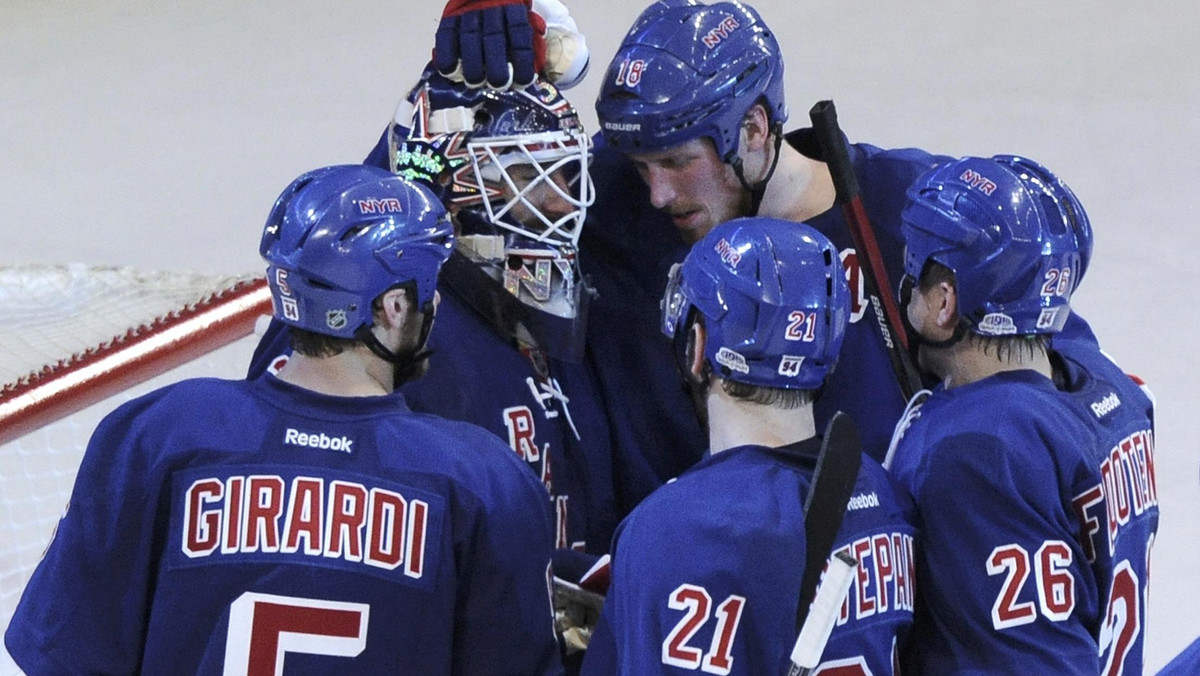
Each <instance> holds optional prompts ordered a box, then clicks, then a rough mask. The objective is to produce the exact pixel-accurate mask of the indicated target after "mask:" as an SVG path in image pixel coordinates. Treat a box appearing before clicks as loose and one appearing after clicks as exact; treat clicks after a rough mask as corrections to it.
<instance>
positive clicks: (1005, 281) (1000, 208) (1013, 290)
mask: <svg viewBox="0 0 1200 676" xmlns="http://www.w3.org/2000/svg"><path fill="white" fill-rule="evenodd" d="M902 220H903V226H902V231H903V234H904V240H905V244H906V246H907V253H906V254H905V261H904V267H905V273H906V275H907V277H908V278H910V279H914V280H915V279H919V278H920V275H921V273H922V271H923V270H924V269H925V266H926V265H927V264H928V262H929V261H935V262H937V263H940V264H941V265H944V266H945V267H947V268H949V269H950V270H952V271H953V272H954V277H955V284H956V288H957V293H958V309H959V315H960V316H961V317H963V318H964V319H965V320H966V322H967V324H968V326H969V328H970V330H971V331H973V332H975V333H978V334H980V335H986V336H994V335H1033V334H1052V333H1058V332H1059V331H1061V330H1062V328H1063V325H1064V324H1065V323H1066V321H1067V317H1068V315H1069V314H1070V310H1071V308H1070V303H1071V294H1072V293H1073V292H1074V291H1075V288H1076V287H1077V286H1078V284H1079V280H1080V279H1081V278H1082V276H1083V272H1084V269H1085V268H1086V266H1087V262H1088V260H1089V259H1090V257H1091V247H1092V232H1091V225H1090V223H1089V221H1088V218H1087V214H1086V213H1085V212H1084V210H1083V207H1082V205H1081V204H1080V203H1079V200H1078V199H1076V198H1075V195H1074V193H1072V192H1071V191H1070V189H1069V188H1067V187H1066V185H1065V184H1064V183H1063V182H1062V181H1060V180H1059V179H1058V178H1057V177H1055V176H1054V174H1052V173H1050V171H1049V170H1047V169H1046V168H1045V167H1043V166H1041V165H1040V164H1038V163H1036V162H1034V161H1033V160H1029V159H1026V158H1023V157H1018V156H1015V155H997V156H995V157H992V158H990V159H989V158H982V157H967V158H963V159H961V160H958V161H955V162H949V163H946V164H943V165H941V166H938V167H935V168H933V169H931V170H929V171H928V172H926V173H925V175H923V176H922V177H921V178H919V179H917V181H916V182H915V183H914V184H913V185H912V187H910V188H909V190H908V204H907V206H906V207H905V209H904V211H903V213H902Z"/></svg>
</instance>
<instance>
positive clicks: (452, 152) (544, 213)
mask: <svg viewBox="0 0 1200 676" xmlns="http://www.w3.org/2000/svg"><path fill="white" fill-rule="evenodd" d="M388 151H389V162H390V165H391V167H390V168H391V170H392V171H393V172H394V173H397V174H400V175H402V176H405V177H408V178H411V179H414V180H419V181H422V182H424V183H426V184H429V185H431V186H433V187H434V189H435V190H436V191H437V192H438V193H439V196H440V197H441V199H442V201H443V203H445V204H446V206H447V207H448V208H449V209H450V211H451V213H452V214H453V215H454V218H455V221H456V224H457V225H458V234H459V235H460V239H459V245H458V247H457V248H456V252H455V256H454V258H453V259H452V260H451V262H450V263H448V264H447V268H446V271H445V273H444V276H443V279H444V281H445V282H446V284H447V285H449V286H450V287H451V288H452V289H453V290H454V291H455V292H456V293H457V294H458V295H459V296H461V297H462V298H463V299H464V300H466V301H467V302H468V303H470V304H471V305H472V306H473V307H474V308H475V310H476V311H478V312H480V313H481V314H483V315H484V316H485V317H487V318H488V319H489V321H490V322H491V323H492V324H493V325H494V326H495V327H496V328H497V329H498V330H500V331H501V332H503V333H505V334H507V335H510V336H512V337H514V338H517V339H519V340H521V341H522V342H526V343H529V342H532V343H536V345H537V346H539V347H541V348H543V349H545V350H546V351H548V352H550V353H551V354H553V355H555V356H557V357H561V358H566V359H573V360H574V359H578V358H579V355H580V352H581V349H582V335H583V330H582V326H583V322H584V321H585V319H586V307H585V306H586V302H587V299H588V295H589V293H588V290H587V289H586V288H585V285H584V284H583V283H582V279H581V276H580V272H579V266H578V261H577V256H576V245H577V243H578V241H579V235H580V232H581V230H582V227H583V222H584V218H585V217H586V215H587V208H588V207H589V206H590V205H591V203H592V200H593V190H592V183H591V179H590V177H589V176H588V172H587V167H588V161H589V159H590V156H591V141H590V139H589V138H588V136H587V134H586V133H585V132H584V131H583V126H582V124H581V123H580V121H579V116H578V113H577V112H576V111H575V109H574V108H573V107H572V106H571V104H570V103H569V102H568V101H567V100H566V99H565V98H563V96H562V95H561V94H560V93H559V91H558V90H557V89H556V88H555V87H554V86H553V85H551V84H549V83H547V82H545V81H543V80H538V81H536V82H535V83H534V84H532V85H530V86H529V87H527V88H525V89H519V90H505V91H498V90H493V89H486V88H485V89H470V88H468V87H466V86H465V85H462V84H458V83H455V82H452V81H450V80H448V79H446V78H444V77H442V76H441V75H439V74H437V73H436V72H434V71H432V70H431V69H427V70H426V72H425V74H424V76H423V77H422V79H421V81H420V82H419V83H418V84H417V86H416V87H415V88H414V89H413V90H412V92H411V93H410V94H409V97H408V99H407V100H406V101H404V102H403V103H401V105H400V108H399V109H398V110H397V112H396V119H395V121H394V122H393V124H392V126H391V128H390V129H389V132H388ZM471 268H473V269H471Z"/></svg>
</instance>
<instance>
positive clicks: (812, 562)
mask: <svg viewBox="0 0 1200 676" xmlns="http://www.w3.org/2000/svg"><path fill="white" fill-rule="evenodd" d="M861 466H862V444H861V442H860V441H859V437H858V428H856V427H855V426H854V422H853V421H852V420H850V416H848V415H846V414H845V413H842V412H841V411H838V412H837V413H835V414H834V415H833V418H832V419H830V421H829V424H828V425H826V426H825V438H824V440H823V441H822V442H821V452H820V454H819V455H818V456H817V466H816V469H815V470H814V471H813V478H812V483H811V484H810V485H809V489H808V497H807V498H806V499H805V501H804V542H805V559H804V575H803V577H801V579H800V605H799V606H798V607H797V608H796V631H797V633H798V634H799V637H798V638H797V645H796V648H795V649H794V650H793V655H795V654H796V652H797V651H800V650H801V646H800V639H801V638H805V639H808V636H806V634H805V629H806V627H807V625H808V622H809V620H808V618H809V606H810V605H813V606H814V607H815V604H814V603H812V601H813V594H814V593H815V592H816V590H817V584H818V583H819V582H820V581H821V573H822V571H824V569H825V562H826V561H828V560H829V556H830V552H832V551H833V544H834V540H835V539H836V538H837V534H838V530H840V529H841V527H842V518H843V517H844V516H845V515H846V503H848V502H849V501H850V494H851V493H853V492H854V484H855V482H856V481H857V480H858V470H859V468H860V467H861ZM833 568H834V566H832V565H831V567H830V569H831V570H833ZM829 586H830V587H833V586H835V585H833V584H830V585H829ZM844 595H845V590H844V589H843V596H844ZM837 605H838V607H839V608H840V605H841V597H838V599H837ZM836 610H837V609H836V608H835V612H836ZM817 621H818V622H822V621H825V619H824V618H821V619H819V620H817ZM830 628H832V625H830ZM811 633H812V632H811V630H810V631H809V634H811ZM828 638H829V634H828V632H826V633H825V636H824V639H828ZM824 639H822V641H821V643H820V646H818V647H817V648H816V659H818V660H819V659H820V656H821V649H823V648H824ZM810 642H811V640H810ZM804 648H805V650H806V651H807V652H809V653H811V652H812V650H813V647H812V646H811V645H810V644H808V643H806V645H805V646H804ZM800 666H804V665H800ZM813 666H815V665H813ZM797 668H798V667H797V665H795V664H793V665H792V668H791V670H789V672H788V674H789V676H792V675H793V674H794V673H797V672H795V669H797Z"/></svg>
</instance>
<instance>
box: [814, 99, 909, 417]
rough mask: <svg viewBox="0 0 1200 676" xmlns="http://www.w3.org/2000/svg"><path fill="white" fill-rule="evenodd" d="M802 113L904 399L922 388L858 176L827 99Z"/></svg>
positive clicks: (832, 107) (830, 102) (831, 102)
mask: <svg viewBox="0 0 1200 676" xmlns="http://www.w3.org/2000/svg"><path fill="white" fill-rule="evenodd" d="M808 116H809V118H810V119H811V120H812V125H813V130H814V131H816V134H817V139H818V140H819V141H820V144H821V152H822V155H823V157H824V159H825V163H826V165H828V167H829V174H830V176H832V178H833V186H834V189H835V190H837V203H838V204H839V205H840V206H841V208H842V214H843V216H844V217H845V219H846V225H847V226H848V227H849V228H850V237H851V239H852V240H853V241H854V248H855V250H856V251H857V252H858V259H859V270H860V274H861V275H862V277H863V286H864V288H865V289H866V292H867V298H868V299H869V300H870V302H871V305H872V309H874V311H875V316H876V318H877V319H878V322H877V324H878V326H879V331H880V333H881V334H882V337H883V342H884V345H886V346H887V350H888V358H889V359H890V360H891V364H892V370H893V371H895V373H896V380H897V381H899V383H900V390H901V392H902V394H903V395H904V400H905V401H908V400H909V399H911V398H912V396H913V394H915V393H916V392H919V391H920V390H921V389H922V388H921V376H920V375H919V374H918V372H917V369H916V367H915V366H914V365H913V363H912V360H911V359H910V358H909V356H908V336H906V335H905V333H904V323H903V322H902V321H900V309H899V306H898V305H897V303H896V299H895V298H894V297H893V296H892V294H891V289H892V288H894V287H893V286H892V284H891V281H890V280H889V279H888V274H887V268H886V267H885V266H884V263H883V254H882V253H880V251H879V243H878V242H877V241H876V239H875V231H874V230H873V229H872V228H871V221H870V220H869V219H868V218H867V210H866V208H865V207H864V206H863V201H862V195H861V193H860V191H859V186H858V177H857V176H855V174H854V167H853V166H852V165H851V164H850V153H849V151H848V150H847V149H846V139H845V137H844V136H843V135H842V130H841V128H840V127H839V126H838V119H837V109H836V108H835V107H834V105H833V101H818V102H817V103H816V105H814V106H813V107H812V109H811V110H810V111H809V112H808Z"/></svg>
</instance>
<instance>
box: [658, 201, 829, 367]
mask: <svg viewBox="0 0 1200 676" xmlns="http://www.w3.org/2000/svg"><path fill="white" fill-rule="evenodd" d="M693 308H694V309H695V310H696V311H698V312H699V313H700V314H701V315H703V316H704V321H705V328H706V330H707V335H708V340H707V343H706V344H705V348H704V358H705V360H706V361H707V363H708V364H709V366H710V367H711V368H712V369H713V372H714V373H715V374H716V375H718V376H720V377H721V378H726V379H728V380H733V381H737V382H741V383H746V384H748V385H759V386H766V387H775V388H780V389H816V388H818V387H820V386H821V384H822V383H823V382H824V380H825V376H826V375H827V374H829V372H830V371H832V370H833V367H834V365H835V364H836V363H837V358H838V351H839V350H840V349H841V346H842V338H843V337H844V336H845V332H846V323H847V322H848V321H849V316H850V288H849V286H848V285H847V283H846V277H845V273H844V272H843V271H842V263H841V259H840V258H839V257H838V251H837V248H836V247H834V245H833V244H832V243H831V242H830V241H829V240H828V239H827V238H826V237H825V236H824V235H822V234H821V233H820V232H818V231H817V230H815V229H814V228H812V227H810V226H808V225H806V224H803V223H794V222H791V221H784V220H779V219H774V218H760V217H752V218H736V219H733V220H731V221H727V222H725V223H722V224H720V225H718V226H717V227H715V228H713V229H712V231H710V232H709V233H708V234H707V235H706V236H705V237H704V239H702V240H701V241H700V242H698V243H697V244H696V245H695V246H694V247H692V250H691V251H690V252H689V253H688V255H687V258H685V259H684V261H683V263H682V264H680V265H678V266H676V267H675V268H674V269H672V271H671V279H670V282H669V283H668V284H667V291H666V294H665V295H664V296H663V302H662V330H663V333H665V334H667V335H668V336H671V337H673V338H675V345H676V350H677V351H680V352H681V351H682V349H683V348H684V346H685V345H686V333H687V329H688V321H689V317H690V315H691V312H692V309H693ZM681 363H682V362H681Z"/></svg>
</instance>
